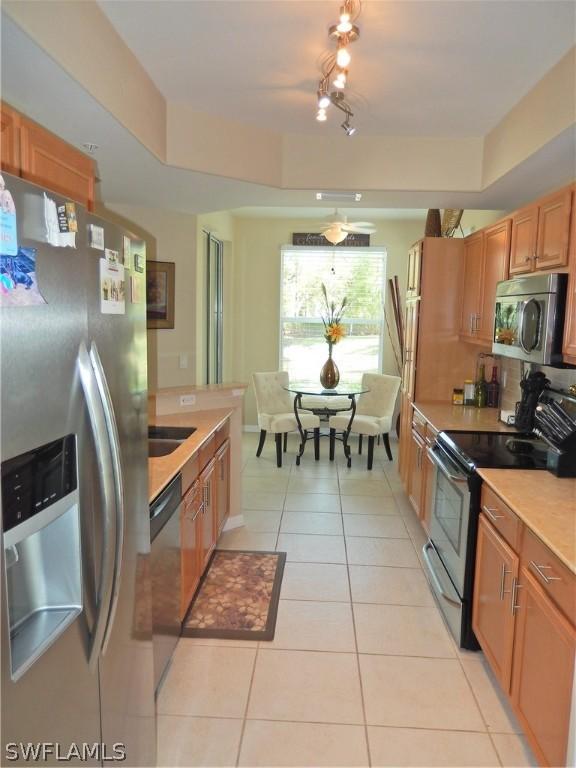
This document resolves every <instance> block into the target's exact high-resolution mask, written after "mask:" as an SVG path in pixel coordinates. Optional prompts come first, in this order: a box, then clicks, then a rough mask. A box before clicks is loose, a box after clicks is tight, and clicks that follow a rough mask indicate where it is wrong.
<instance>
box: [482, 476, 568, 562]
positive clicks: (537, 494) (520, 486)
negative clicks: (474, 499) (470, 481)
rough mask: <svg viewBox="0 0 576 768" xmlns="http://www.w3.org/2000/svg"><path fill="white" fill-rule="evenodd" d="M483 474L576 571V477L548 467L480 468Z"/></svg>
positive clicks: (524, 521) (495, 489)
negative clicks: (563, 475) (569, 476)
mask: <svg viewBox="0 0 576 768" xmlns="http://www.w3.org/2000/svg"><path fill="white" fill-rule="evenodd" d="M477 472H478V474H479V475H480V477H481V478H482V479H483V480H484V481H485V482H486V483H487V484H488V485H489V486H490V488H492V489H493V490H494V491H495V492H496V493H497V494H498V496H500V497H501V498H502V500H503V501H505V502H506V504H508V506H509V507H510V508H511V509H512V510H513V511H514V512H515V513H516V514H517V515H518V517H519V518H520V520H522V522H523V523H525V524H526V525H527V526H528V528H530V530H531V531H533V532H534V533H535V534H536V536H538V538H539V539H540V540H541V541H543V542H544V544H546V546H547V547H549V548H550V549H551V550H552V552H553V553H554V554H555V555H556V556H557V557H558V558H559V559H560V560H561V561H562V562H563V563H564V564H565V565H566V566H567V567H568V568H570V570H571V571H572V573H574V574H576V479H572V478H558V477H554V475H552V474H551V473H550V472H547V471H545V470H542V471H539V470H534V469H478V470H477Z"/></svg>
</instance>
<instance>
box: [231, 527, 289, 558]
mask: <svg viewBox="0 0 576 768" xmlns="http://www.w3.org/2000/svg"><path fill="white" fill-rule="evenodd" d="M276 538H277V534H276V533H256V532H253V531H249V530H247V529H246V528H244V527H242V528H233V529H232V530H231V531H224V533H223V534H221V536H220V538H219V539H218V544H217V547H218V549H245V550H246V551H248V552H249V551H251V550H254V551H264V552H273V551H274V550H275V548H276Z"/></svg>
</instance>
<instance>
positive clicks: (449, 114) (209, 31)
mask: <svg viewBox="0 0 576 768" xmlns="http://www.w3.org/2000/svg"><path fill="white" fill-rule="evenodd" d="M100 6H101V8H102V9H103V10H104V12H105V13H106V15H107V16H108V18H109V19H110V21H111V22H112V24H113V26H114V27H115V28H116V30H117V32H118V33H119V34H120V36H121V37H122V38H123V39H124V41H125V43H126V44H127V45H128V47H129V48H130V49H131V50H132V52H133V53H134V54H135V55H136V57H137V58H138V59H139V60H140V62H141V63H142V65H143V66H144V68H145V69H146V71H147V72H148V74H149V75H150V77H151V79H152V80H153V81H154V83H155V84H156V86H157V87H158V88H159V90H160V91H161V92H162V94H163V95H164V96H165V97H166V99H167V100H169V101H172V102H178V103H185V104H188V105H189V106H191V107H192V108H193V109H194V110H195V111H198V112H205V113H209V114H213V115H215V116H221V117H225V118H228V119H233V120H237V121H240V122H243V123H248V124H250V123H254V124H258V125H259V126H261V127H264V128H269V129H272V130H275V131H279V132H282V133H310V134H314V135H322V134H330V133H334V132H339V131H340V127H339V123H340V121H339V120H332V121H328V122H327V123H325V124H318V123H317V122H316V121H315V120H314V113H315V90H316V86H317V81H318V76H319V66H318V63H319V60H320V57H321V56H322V54H323V52H324V51H325V50H327V48H328V47H329V42H328V38H327V34H326V30H327V27H328V25H329V24H330V23H332V22H333V21H334V20H335V17H336V15H337V12H338V7H339V2H338V0H330V1H329V2H326V1H325V0H318V1H315V2H310V0H306V1H305V2H304V1H302V0H276V1H270V0H268V1H266V2H262V1H260V0H256V1H254V0H248V1H245V0H221V1H215V0H194V1H193V2H186V1H182V0H101V1H100ZM575 10H576V5H575V4H574V3H573V2H572V1H571V0H559V1H558V0H545V2H543V1H542V0H535V1H531V0H511V1H510V0H498V2H492V1H490V0H485V1H482V2H478V1H475V2H462V0H460V1H455V0H448V1H447V2H446V1H444V0H434V1H430V0H424V1H421V0H414V1H410V2H407V1H406V0H401V2H398V1H396V2H392V1H386V2H380V1H379V0H370V1H369V2H368V1H367V0H365V1H364V3H363V7H362V14H361V17H360V26H361V37H360V39H359V40H358V42H357V43H355V44H354V46H353V47H352V49H351V51H352V54H353V62H352V66H351V77H350V86H351V101H352V103H353V105H354V106H355V107H356V111H357V118H356V120H355V122H356V124H357V126H358V128H359V129H360V130H361V132H362V134H363V135H388V136H400V135H402V136H444V137H456V136H460V137H462V136H481V135H484V134H486V133H487V132H488V131H489V130H491V129H492V128H493V127H494V126H495V125H496V124H497V123H498V122H499V121H500V120H501V119H502V118H503V117H504V116H505V114H506V113H507V112H508V111H509V110H510V109H511V108H512V107H513V106H514V105H515V104H516V103H517V102H518V100H519V99H520V98H521V97H522V96H524V95H525V94H526V93H527V92H528V91H529V90H530V89H531V88H532V87H533V86H534V85H535V84H536V83H537V82H538V80H539V79H540V78H541V77H542V76H543V75H544V74H545V73H546V72H547V71H548V70H550V69H551V67H552V66H554V64H556V62H558V61H559V60H560V59H561V58H562V56H563V55H564V54H565V53H566V52H567V51H568V50H569V49H570V47H571V46H573V45H574V30H575Z"/></svg>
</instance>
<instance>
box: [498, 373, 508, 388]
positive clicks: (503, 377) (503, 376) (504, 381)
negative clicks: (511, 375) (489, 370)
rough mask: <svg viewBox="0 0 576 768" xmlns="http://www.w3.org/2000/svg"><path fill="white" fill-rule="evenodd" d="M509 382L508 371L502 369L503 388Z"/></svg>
mask: <svg viewBox="0 0 576 768" xmlns="http://www.w3.org/2000/svg"><path fill="white" fill-rule="evenodd" d="M507 382H508V371H506V370H504V371H502V375H501V377H500V385H501V387H502V389H506V384H507Z"/></svg>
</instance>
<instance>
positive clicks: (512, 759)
mask: <svg viewBox="0 0 576 768" xmlns="http://www.w3.org/2000/svg"><path fill="white" fill-rule="evenodd" d="M492 741H493V742H494V746H495V747H496V751H497V752H498V757H499V758H500V761H501V762H502V765H503V766H504V768H525V767H526V766H528V767H530V768H531V767H532V766H534V768H535V766H537V765H538V761H537V760H536V758H535V757H534V755H533V754H532V751H531V749H530V747H529V746H528V744H527V742H526V739H525V738H524V737H523V736H513V735H512V734H509V733H493V734H492Z"/></svg>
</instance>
